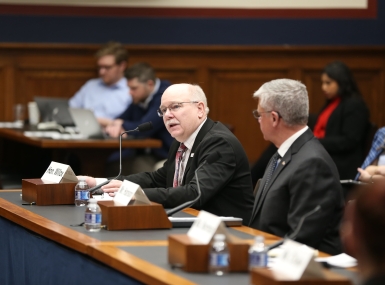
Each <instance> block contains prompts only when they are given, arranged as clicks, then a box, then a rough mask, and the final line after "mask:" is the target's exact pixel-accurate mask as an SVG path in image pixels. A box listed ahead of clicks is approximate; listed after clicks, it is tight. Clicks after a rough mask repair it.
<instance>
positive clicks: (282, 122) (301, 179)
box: [249, 79, 344, 254]
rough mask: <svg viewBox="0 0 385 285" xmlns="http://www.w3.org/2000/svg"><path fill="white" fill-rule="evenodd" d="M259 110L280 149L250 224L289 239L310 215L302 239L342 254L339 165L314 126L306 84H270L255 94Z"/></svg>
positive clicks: (266, 135) (279, 81)
mask: <svg viewBox="0 0 385 285" xmlns="http://www.w3.org/2000/svg"><path fill="white" fill-rule="evenodd" d="M254 97H255V98H258V99H259V102H258V109H257V110H254V111H253V114H254V117H255V118H256V119H257V120H258V122H259V126H260V128H261V131H262V134H263V137H264V139H265V140H268V141H270V142H272V143H273V144H274V145H275V146H276V147H277V148H278V151H277V152H276V153H275V154H274V155H273V157H272V158H271V160H270V162H269V164H268V166H267V168H266V171H265V174H264V175H263V178H262V179H261V181H260V182H259V183H258V184H257V185H259V187H258V191H257V193H256V196H255V202H254V208H253V212H252V216H251V219H250V224H249V226H250V227H252V228H255V229H258V230H261V231H264V232H268V233H271V234H274V235H277V236H280V237H285V236H286V237H287V236H289V235H290V234H292V233H293V232H294V231H295V230H296V229H297V227H298V225H299V221H300V220H301V218H302V217H303V216H304V215H305V214H307V213H309V212H310V211H312V210H313V209H315V208H316V207H317V206H321V210H320V211H318V212H316V213H314V214H312V215H311V216H309V217H307V218H306V220H305V221H304V223H303V224H302V227H301V230H300V231H299V233H298V235H297V237H296V240H297V241H298V242H301V243H304V244H306V245H308V246H311V247H313V248H315V249H319V250H321V251H324V252H327V253H329V254H338V253H341V250H342V248H341V241H340V237H339V225H340V221H341V217H342V212H343V207H344V201H343V196H342V189H341V185H340V181H339V176H338V171H337V168H336V166H335V163H334V162H333V160H332V159H331V157H330V155H329V154H328V153H327V152H326V150H325V148H324V147H323V146H322V145H321V144H320V142H319V141H318V140H317V139H316V138H315V137H314V136H313V133H312V131H311V130H310V129H309V128H308V126H307V122H308V117H309V98H308V94H307V90H306V87H305V85H303V84H302V83H300V82H298V81H295V80H291V79H277V80H273V81H270V82H267V83H265V84H263V85H262V86H261V88H259V89H258V91H256V92H255V93H254Z"/></svg>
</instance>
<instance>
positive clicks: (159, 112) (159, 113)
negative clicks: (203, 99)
mask: <svg viewBox="0 0 385 285" xmlns="http://www.w3.org/2000/svg"><path fill="white" fill-rule="evenodd" d="M199 102H200V101H188V102H172V103H171V104H170V105H168V107H164V108H166V111H164V112H162V111H161V110H160V108H161V107H159V108H158V110H156V112H157V113H158V116H159V117H163V116H164V114H165V113H166V112H167V109H168V110H169V111H170V112H175V111H177V110H178V109H179V108H180V107H182V105H181V104H184V103H199ZM174 104H177V105H178V106H179V107H178V108H177V109H176V110H172V109H171V107H170V106H171V105H174Z"/></svg>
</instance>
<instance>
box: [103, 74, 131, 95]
mask: <svg viewBox="0 0 385 285" xmlns="http://www.w3.org/2000/svg"><path fill="white" fill-rule="evenodd" d="M99 84H100V85H103V86H106V87H109V88H111V89H114V88H116V89H121V88H127V87H128V86H127V79H126V78H125V77H122V78H120V79H119V81H118V82H116V83H115V84H112V85H106V84H105V83H104V82H103V80H102V79H101V78H99ZM127 96H128V94H127Z"/></svg>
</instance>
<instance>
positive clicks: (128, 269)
mask: <svg viewBox="0 0 385 285" xmlns="http://www.w3.org/2000/svg"><path fill="white" fill-rule="evenodd" d="M12 193H14V194H15V195H16V194H17V195H18V194H19V193H21V191H20V190H0V217H3V218H5V219H7V220H9V221H11V222H13V223H15V224H17V225H19V226H21V227H23V228H25V229H28V230H29V231H31V232H32V233H34V234H37V235H40V236H43V237H44V238H47V239H49V240H52V241H55V242H56V243H58V244H60V245H62V246H65V247H66V248H69V249H71V250H72V251H75V252H77V253H80V254H81V255H83V256H88V257H91V258H93V259H95V260H97V261H99V262H102V263H103V264H105V265H107V266H108V267H110V268H113V269H114V270H116V271H119V272H121V273H123V274H124V275H126V276H127V278H134V279H135V280H138V281H140V282H143V283H145V284H178V285H191V284H197V283H196V282H193V281H191V279H189V277H191V278H194V277H195V276H197V274H188V273H185V275H184V277H186V276H187V278H184V277H181V276H180V274H178V272H176V271H172V270H171V269H165V268H161V267H159V266H157V265H155V264H154V263H152V262H148V261H146V260H143V259H141V258H139V257H138V256H136V255H134V254H131V253H129V252H127V251H125V250H124V247H135V248H139V247H141V248H143V249H145V250H151V248H152V247H162V248H166V247H167V239H166V238H164V239H163V238H162V239H159V238H158V239H152V238H151V235H156V234H157V231H156V230H147V231H139V232H138V231H117V232H108V231H105V230H102V231H104V233H105V234H108V235H110V236H111V240H108V239H107V240H106V239H104V240H101V239H98V238H95V237H94V236H95V235H93V236H92V234H90V235H89V234H88V235H87V234H85V233H81V232H79V231H76V230H74V228H70V227H66V226H63V225H61V224H59V223H57V222H54V221H53V220H51V219H49V218H46V217H44V216H42V215H38V214H36V213H34V212H33V210H34V209H35V210H39V211H45V210H46V209H48V210H49V209H52V212H57V211H59V210H63V209H66V211H68V213H69V212H71V215H75V214H74V213H73V212H76V211H79V210H82V209H79V207H75V206H63V207H66V208H62V206H52V207H51V206H40V207H39V206H21V200H20V203H14V202H10V201H9V199H6V195H14V194H12ZM31 207H35V208H31ZM48 207H51V208H48ZM48 210H47V211H48ZM83 210H84V209H83ZM186 212H187V213H189V214H193V215H196V214H197V213H198V212H197V211H195V210H192V209H189V210H186ZM81 213H83V212H81ZM56 214H57V213H56ZM51 217H52V216H51ZM52 219H53V218H52ZM234 229H236V230H237V231H240V232H243V233H247V234H250V235H252V236H255V235H263V236H265V239H266V243H267V244H271V243H273V242H275V241H277V240H278V239H279V238H278V237H275V236H273V235H270V234H266V233H263V232H261V231H258V230H254V229H251V228H248V227H244V226H242V227H234ZM159 231H160V230H159ZM166 231H167V233H170V234H172V233H175V231H176V229H171V230H166ZM186 231H187V229H186ZM115 233H116V235H119V234H120V235H122V234H124V236H125V239H117V238H116V237H115V235H114V234H115ZM142 233H143V234H142ZM132 235H136V237H137V238H131V237H130V236H132ZM252 236H250V239H247V240H248V241H249V242H250V243H251V242H252V241H253V237H252ZM0 239H4V238H2V237H1V231H0ZM5 246H6V245H5ZM27 250H28V249H27ZM0 259H1V257H0ZM68 262H71V260H68ZM164 262H165V263H167V260H164ZM3 271H4V270H3ZM20 274H21V273H20ZM68 274H72V273H71V272H68ZM237 274H238V276H242V278H243V280H249V274H248V273H237ZM200 276H201V278H210V279H208V280H210V282H212V281H213V280H214V281H215V280H216V282H218V280H219V282H221V281H224V279H218V278H217V277H215V276H211V275H208V274H200ZM236 276H237V275H235V276H234V275H233V274H229V276H228V277H225V280H226V278H235V277H236ZM58 278H60V277H58ZM0 280H1V273H0ZM205 283H206V282H205ZM210 284H211V283H210ZM214 284H216V283H215V282H214ZM227 284H230V283H229V282H227ZM238 284H240V285H241V284H248V282H247V281H246V282H245V283H243V282H242V283H238Z"/></svg>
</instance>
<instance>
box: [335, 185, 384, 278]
mask: <svg viewBox="0 0 385 285" xmlns="http://www.w3.org/2000/svg"><path fill="white" fill-rule="evenodd" d="M341 238H342V242H343V245H344V249H345V252H346V253H347V254H349V255H351V256H353V257H355V258H356V259H357V262H358V273H359V275H360V277H361V279H362V281H363V282H362V283H361V284H362V285H383V284H385V246H384V240H385V180H384V178H382V180H381V181H378V182H376V183H374V184H369V185H366V186H365V187H362V188H361V189H358V194H357V196H356V198H355V199H353V200H351V201H350V202H349V203H348V204H347V206H346V210H345V215H344V219H343V223H342V226H341Z"/></svg>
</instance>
